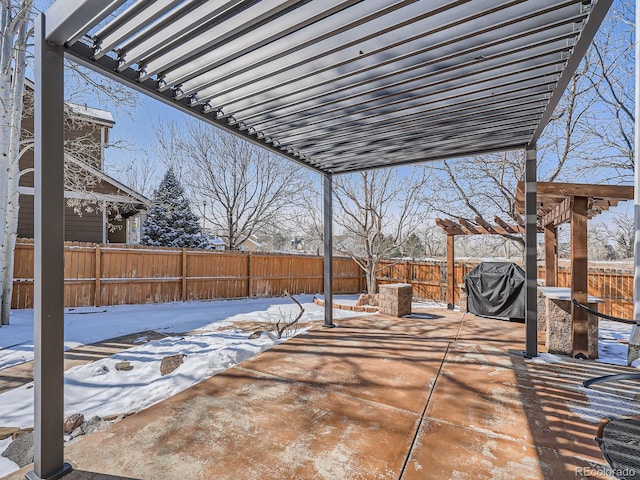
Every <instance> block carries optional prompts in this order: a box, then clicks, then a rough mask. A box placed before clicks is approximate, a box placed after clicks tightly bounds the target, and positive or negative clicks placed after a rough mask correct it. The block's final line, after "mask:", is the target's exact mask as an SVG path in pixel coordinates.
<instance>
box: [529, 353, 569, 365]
mask: <svg viewBox="0 0 640 480" xmlns="http://www.w3.org/2000/svg"><path fill="white" fill-rule="evenodd" d="M560 362H562V358H561V357H559V356H558V355H554V354H552V353H541V354H539V355H538V356H537V357H534V358H532V359H531V363H546V364H551V363H560Z"/></svg>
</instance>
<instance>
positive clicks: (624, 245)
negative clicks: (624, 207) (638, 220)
mask: <svg viewBox="0 0 640 480" xmlns="http://www.w3.org/2000/svg"><path fill="white" fill-rule="evenodd" d="M613 224H614V225H615V230H614V231H613V241H614V242H615V249H616V253H617V254H618V256H619V257H620V258H633V248H634V243H635V235H636V229H635V225H634V219H633V217H627V216H625V215H618V216H616V217H615V218H614V219H613Z"/></svg>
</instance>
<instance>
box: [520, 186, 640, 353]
mask: <svg viewBox="0 0 640 480" xmlns="http://www.w3.org/2000/svg"><path fill="white" fill-rule="evenodd" d="M633 189H634V187H633V186H621V185H592V184H581V183H554V182H538V183H537V196H536V199H537V219H538V231H539V232H540V231H543V232H544V252H545V255H544V257H545V286H547V287H556V286H557V284H558V227H559V226H560V225H562V224H563V223H570V225H571V234H570V245H571V299H572V300H577V301H578V302H579V303H581V304H583V305H584V304H586V303H587V302H588V292H587V290H588V265H587V261H588V255H587V220H588V219H591V218H593V217H595V216H596V215H598V214H600V213H602V212H604V211H606V210H608V209H609V208H610V207H615V206H616V205H618V203H619V202H621V201H625V200H633ZM524 200H525V193H524V183H523V182H519V183H518V188H517V190H516V209H517V210H518V212H520V213H523V212H524ZM571 317H572V320H573V354H574V355H577V354H579V353H582V354H585V355H586V354H587V350H588V337H587V322H588V313H587V312H586V311H585V310H583V309H581V308H577V307H576V306H575V305H572V308H571Z"/></svg>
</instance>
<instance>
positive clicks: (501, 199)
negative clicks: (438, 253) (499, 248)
mask: <svg viewBox="0 0 640 480" xmlns="http://www.w3.org/2000/svg"><path fill="white" fill-rule="evenodd" d="M588 71H589V63H588V62H587V61H585V62H583V64H582V65H581V67H580V69H579V70H578V71H577V72H576V74H575V75H574V77H573V78H572V80H571V82H570V84H569V87H568V88H567V92H566V93H565V96H564V97H563V99H562V101H561V102H560V104H559V105H558V107H557V108H556V111H555V112H554V115H553V117H552V119H551V121H550V123H549V125H548V126H547V129H546V130H545V135H544V137H543V138H542V139H541V141H540V142H539V146H538V150H539V155H538V178H539V179H540V180H541V181H555V180H560V179H562V178H564V177H565V176H568V175H569V174H576V172H578V171H579V170H580V167H581V166H583V165H584V164H585V163H587V162H586V161H588V160H590V159H592V157H593V155H594V154H593V153H590V152H592V151H593V147H592V141H591V139H590V137H589V135H588V122H587V121H586V120H587V118H588V117H589V115H590V111H591V110H590V108H591V107H592V105H593V103H594V95H593V92H592V88H593V87H592V86H591V84H590V83H589V82H588V81H587V79H586V75H587V72H588ZM524 167H525V165H524V155H523V152H522V151H512V152H501V153H496V154H488V155H481V156H475V157H469V158H465V159H461V160H456V161H443V162H442V163H441V164H440V165H437V164H436V165H435V166H434V168H435V170H436V172H437V174H436V175H435V178H436V185H437V187H436V188H435V189H434V194H433V195H432V196H431V205H432V207H433V209H434V210H435V211H437V212H440V213H442V214H444V215H448V216H452V217H464V218H467V219H470V220H475V219H476V218H478V219H479V220H480V221H482V222H485V223H493V217H494V216H498V217H500V218H502V219H505V220H507V221H509V222H510V223H521V222H522V218H521V217H520V215H519V214H518V212H517V210H516V198H515V193H516V187H517V184H518V182H519V181H521V180H523V179H524ZM503 236H504V237H505V238H506V239H508V240H509V241H511V242H512V243H515V244H517V245H519V246H520V248H521V249H522V248H523V247H524V240H523V239H522V238H521V237H520V236H518V235H511V234H505V235H503ZM471 244H473V242H471ZM471 244H470V245H471Z"/></svg>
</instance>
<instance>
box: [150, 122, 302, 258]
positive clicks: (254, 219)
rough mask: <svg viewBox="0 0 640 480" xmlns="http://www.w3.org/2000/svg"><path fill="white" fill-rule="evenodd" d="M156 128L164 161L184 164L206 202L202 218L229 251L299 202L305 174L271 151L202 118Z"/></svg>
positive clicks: (187, 178)
mask: <svg viewBox="0 0 640 480" xmlns="http://www.w3.org/2000/svg"><path fill="white" fill-rule="evenodd" d="M157 131H158V134H159V141H160V142H161V146H162V148H163V150H164V151H165V154H164V160H165V161H166V162H167V163H168V165H169V166H173V165H174V164H175V163H176V162H179V163H180V164H181V165H182V171H181V173H182V179H183V182H184V184H185V185H186V186H188V187H189V189H190V191H191V192H192V194H193V195H194V196H196V197H198V199H199V200H200V201H199V202H198V203H201V204H202V205H204V202H205V201H206V206H207V207H206V212H203V213H204V216H205V219H206V222H207V223H208V224H209V225H212V226H213V230H214V231H215V232H216V234H218V235H219V236H220V237H221V238H222V239H223V240H225V242H226V244H227V247H228V248H229V249H231V250H234V249H238V248H239V247H240V245H241V244H242V243H243V242H244V241H245V240H247V239H248V238H249V237H251V236H252V235H254V234H257V233H260V232H261V231H262V230H263V229H267V228H268V227H270V226H273V225H277V224H278V223H279V222H284V221H286V219H287V218H288V217H289V216H290V214H291V213H292V210H293V209H294V208H295V207H296V206H299V205H300V203H301V199H300V193H301V192H303V191H304V190H305V189H307V183H308V177H307V175H306V173H305V172H304V171H302V172H301V170H300V168H298V167H297V166H296V165H294V164H293V163H291V162H289V161H287V160H285V159H283V158H281V157H278V156H277V155H275V154H273V153H272V152H269V151H267V150H266V149H263V148H260V147H257V146H255V145H253V144H252V143H249V142H247V141H245V140H242V139H240V138H238V137H236V136H234V135H231V134H229V133H226V132H223V131H221V130H219V129H216V128H214V127H211V126H208V125H206V124H204V123H201V122H188V123H186V124H184V126H182V125H181V126H178V124H176V123H169V124H167V125H164V126H160V127H159V128H158V129H157ZM160 137H162V138H164V139H167V138H171V139H172V140H171V141H170V142H166V141H164V140H161V138H160ZM178 168H180V167H179V166H178ZM178 172H179V171H178ZM178 172H176V173H177V174H179V173H178Z"/></svg>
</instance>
